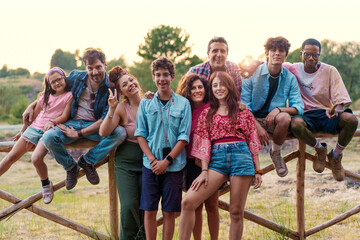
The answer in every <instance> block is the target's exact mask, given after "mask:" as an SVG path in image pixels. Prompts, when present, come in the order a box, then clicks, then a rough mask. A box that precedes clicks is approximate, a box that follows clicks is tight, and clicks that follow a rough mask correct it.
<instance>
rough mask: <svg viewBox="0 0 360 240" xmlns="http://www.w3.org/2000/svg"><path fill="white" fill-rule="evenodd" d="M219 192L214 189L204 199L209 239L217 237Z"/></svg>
mask: <svg viewBox="0 0 360 240" xmlns="http://www.w3.org/2000/svg"><path fill="white" fill-rule="evenodd" d="M218 202H219V192H218V191H216V192H215V193H214V194H213V195H211V196H210V197H209V198H208V199H207V200H206V201H205V208H206V212H207V219H208V225H209V232H210V238H211V240H217V239H218V238H219V221H220V217H219V204H218Z"/></svg>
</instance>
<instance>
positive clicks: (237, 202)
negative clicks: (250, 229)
mask: <svg viewBox="0 0 360 240" xmlns="http://www.w3.org/2000/svg"><path fill="white" fill-rule="evenodd" d="M252 181H253V176H235V175H233V176H231V177H230V218H231V225H230V239H233V240H239V239H241V237H242V234H243V227H244V226H243V225H244V224H243V223H244V211H245V204H246V198H247V195H248V192H249V188H250V186H251V183H252Z"/></svg>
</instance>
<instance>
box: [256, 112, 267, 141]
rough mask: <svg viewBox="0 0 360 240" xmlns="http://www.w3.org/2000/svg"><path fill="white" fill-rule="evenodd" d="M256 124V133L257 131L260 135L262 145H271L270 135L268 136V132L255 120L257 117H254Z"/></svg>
mask: <svg viewBox="0 0 360 240" xmlns="http://www.w3.org/2000/svg"><path fill="white" fill-rule="evenodd" d="M254 122H255V126H256V131H257V134H258V136H259V140H260V143H261V145H263V146H267V145H269V141H270V137H269V134H268V133H267V131H266V130H265V129H264V128H263V127H262V126H261V125H260V123H259V122H258V121H257V120H256V119H255V117H254Z"/></svg>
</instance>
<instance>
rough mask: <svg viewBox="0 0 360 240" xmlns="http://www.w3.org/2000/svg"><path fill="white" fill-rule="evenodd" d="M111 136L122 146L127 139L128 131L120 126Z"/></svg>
mask: <svg viewBox="0 0 360 240" xmlns="http://www.w3.org/2000/svg"><path fill="white" fill-rule="evenodd" d="M110 136H111V137H112V138H114V139H116V141H117V142H118V144H121V143H122V142H123V141H124V140H125V138H126V130H125V128H124V127H121V126H118V127H116V128H115V129H114V131H113V132H112V133H111V134H110Z"/></svg>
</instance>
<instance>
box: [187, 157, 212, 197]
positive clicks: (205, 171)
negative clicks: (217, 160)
mask: <svg viewBox="0 0 360 240" xmlns="http://www.w3.org/2000/svg"><path fill="white" fill-rule="evenodd" d="M197 160H198V159H197ZM208 180H209V163H208V162H206V161H201V173H200V175H199V176H198V177H197V178H195V180H194V181H193V183H192V184H191V187H190V188H191V189H193V190H194V191H197V190H198V189H199V187H200V186H201V184H203V183H204V187H205V188H206V187H207V184H208Z"/></svg>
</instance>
